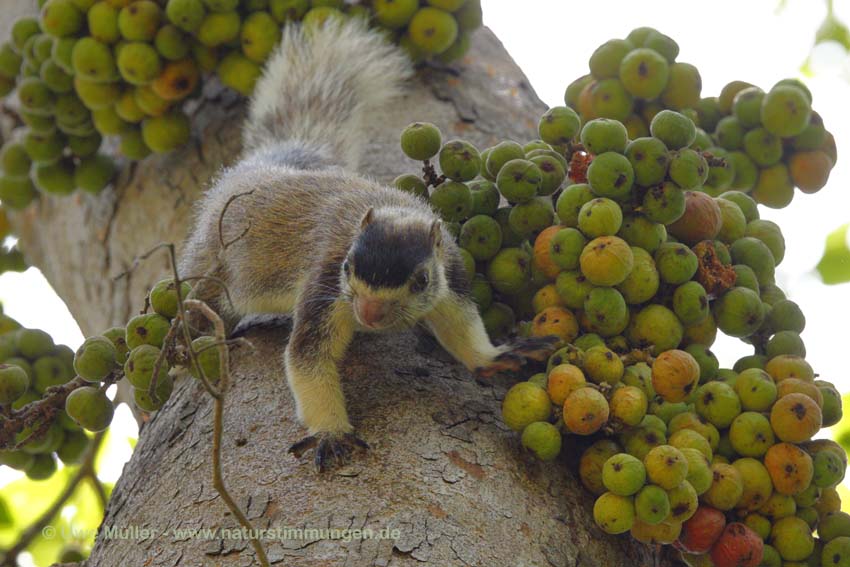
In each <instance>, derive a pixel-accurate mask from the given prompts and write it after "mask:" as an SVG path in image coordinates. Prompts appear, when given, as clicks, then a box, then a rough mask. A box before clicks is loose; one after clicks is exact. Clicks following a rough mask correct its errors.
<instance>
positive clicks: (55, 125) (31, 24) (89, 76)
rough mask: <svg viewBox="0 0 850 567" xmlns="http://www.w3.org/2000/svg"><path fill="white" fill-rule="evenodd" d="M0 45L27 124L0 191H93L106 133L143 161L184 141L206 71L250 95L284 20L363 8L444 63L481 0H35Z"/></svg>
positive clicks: (108, 167) (4, 71) (454, 54)
mask: <svg viewBox="0 0 850 567" xmlns="http://www.w3.org/2000/svg"><path fill="white" fill-rule="evenodd" d="M39 5H40V7H41V15H40V17H38V18H20V19H19V20H17V21H16V22H15V23H14V25H13V27H12V34H11V39H10V41H8V42H6V43H4V44H2V45H0V98H2V97H4V96H6V95H7V94H9V93H11V92H12V91H13V90H16V91H17V96H18V100H19V102H20V107H21V108H20V115H21V118H22V120H23V121H24V122H25V124H26V125H27V128H26V129H25V130H24V131H22V132H20V133H19V136H18V137H17V138H16V140H15V141H12V142H10V143H8V144H7V145H6V146H4V147H3V150H2V157H0V169H2V174H0V200H2V201H3V202H4V204H6V206H9V207H12V208H16V209H18V208H23V207H25V206H26V205H27V204H29V203H30V202H31V201H32V200H33V199H35V198H36V196H37V190H40V191H43V192H46V193H50V194H54V195H67V194H69V193H71V192H73V191H74V190H75V189H81V190H83V191H87V192H91V193H97V192H99V191H101V190H102V189H103V188H104V187H106V186H107V185H108V184H109V182H110V181H111V180H112V178H113V177H114V174H115V170H116V167H115V164H114V163H113V160H112V159H111V158H110V157H109V156H108V155H106V154H104V153H100V152H99V148H100V147H101V144H102V141H103V139H104V137H109V136H115V137H117V138H118V139H119V146H120V152H121V154H123V155H124V156H126V157H127V158H129V159H133V160H137V159H142V158H144V157H145V156H147V155H148V154H150V153H151V152H168V151H170V150H172V149H174V148H177V147H179V146H182V145H183V144H185V143H186V142H187V141H188V139H189V135H190V118H189V116H188V115H187V114H186V113H185V112H183V110H182V108H183V105H184V102H185V101H186V99H188V98H190V97H192V96H194V95H197V94H198V93H199V92H200V87H201V82H202V78H203V75H204V74H207V73H215V74H216V75H217V76H218V78H219V79H220V80H221V82H222V83H224V84H225V85H226V86H228V87H231V88H233V89H235V90H236V91H238V92H240V93H242V94H244V95H246V96H247V95H250V94H251V92H252V91H253V89H254V84H255V82H256V81H257V79H258V78H259V76H260V74H261V72H262V65H263V63H264V62H265V60H266V59H267V58H268V56H269V55H270V53H271V52H272V50H273V49H274V48H275V46H276V45H277V43H278V41H279V40H280V36H281V26H282V25H285V24H286V23H287V22H293V21H303V23H304V25H321V24H322V23H323V22H324V21H326V20H327V19H328V18H347V17H363V18H367V19H368V20H369V21H370V22H372V23H373V24H374V25H375V26H377V27H379V28H381V29H382V30H384V31H385V33H386V35H387V38H388V40H391V41H396V42H398V43H400V44H401V45H402V46H403V47H404V48H405V49H406V51H407V52H408V53H409V54H410V55H411V57H412V58H414V59H415V60H421V59H426V58H429V57H439V58H440V59H441V60H443V61H452V60H455V59H458V58H460V57H462V56H463V55H464V53H465V52H466V51H467V49H468V48H469V38H470V33H471V32H472V31H474V30H475V29H476V28H478V27H480V26H481V5H480V0H427V1H424V0H423V1H422V2H420V0H374V1H372V2H356V3H350V2H346V1H345V0H40V1H39Z"/></svg>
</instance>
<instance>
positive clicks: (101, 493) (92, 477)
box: [88, 469, 109, 512]
mask: <svg viewBox="0 0 850 567" xmlns="http://www.w3.org/2000/svg"><path fill="white" fill-rule="evenodd" d="M88 479H89V482H90V483H91V485H92V488H93V489H94V492H95V494H97V499H98V500H100V505H101V507H102V508H103V511H104V512H105V511H106V504H107V502H109V497H108V496H107V495H106V488H105V487H104V486H103V483H102V482H100V479H99V478H97V473H96V472H95V471H94V469H92V470H91V471H90V472H89V475H88Z"/></svg>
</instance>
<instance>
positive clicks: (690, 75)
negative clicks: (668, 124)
mask: <svg viewBox="0 0 850 567" xmlns="http://www.w3.org/2000/svg"><path fill="white" fill-rule="evenodd" d="M678 54H679V46H678V45H677V44H676V42H675V41H674V40H673V39H672V38H670V37H668V36H666V35H664V34H662V33H660V32H658V31H657V30H654V29H652V28H646V27H644V28H637V29H635V30H633V31H632V32H631V33H630V34H629V35H628V37H626V38H625V39H612V40H610V41H607V42H605V43H604V44H602V45H601V46H599V47H598V48H597V49H596V50H595V51H594V52H593V55H591V57H590V62H589V67H590V72H589V73H588V74H587V75H584V76H582V77H579V78H578V79H576V80H575V81H573V82H572V83H571V84H570V85H569V86H568V87H567V90H566V93H565V97H564V98H565V101H566V104H567V106H569V107H570V108H573V109H574V110H576V112H578V113H579V115H580V116H581V118H582V120H583V121H589V120H592V119H594V118H611V119H614V120H619V121H621V122H622V123H623V124H625V125H626V127H627V129H628V132H629V137H630V138H632V139H635V138H640V137H643V136H647V135H648V134H649V133H650V126H651V123H652V121H653V119H654V117H655V115H656V114H658V113H659V112H661V111H662V110H664V109H670V110H676V111H678V112H681V113H683V114H685V115H686V116H688V117H689V118H691V120H692V121H693V122H694V124H696V126H697V127H698V129H699V130H698V131H697V133H698V136H697V137H698V141H697V145H698V146H699V147H701V148H702V149H703V150H706V151H708V152H710V153H711V154H713V155H714V156H717V157H720V158H724V160H723V161H724V162H725V163H724V164H723V165H719V162H718V165H717V166H716V167H714V168H713V169H712V171H711V173H710V175H709V178H708V179H707V180H706V181H705V182H704V183H703V188H704V190H705V191H706V192H707V193H709V194H711V195H713V196H717V195H719V194H720V193H722V192H724V191H727V190H729V189H735V190H739V191H745V192H748V193H750V194H751V195H752V197H753V198H754V199H755V200H756V201H757V202H758V203H760V204H763V205H765V206H767V207H771V208H783V207H785V206H787V205H788V204H789V203H790V202H791V200H792V199H793V197H794V193H795V191H794V187H795V186H796V187H797V188H798V189H799V190H800V191H802V192H803V193H815V192H817V191H819V190H820V189H821V188H822V187H824V186H825V185H826V182H827V180H828V178H829V173H830V171H831V169H832V167H833V166H834V165H835V161H836V159H837V155H836V149H835V139H834V138H833V136H832V134H830V133H829V132H828V131H827V130H826V129H825V127H824V124H823V120H822V119H821V117H820V115H818V113H817V112H815V111H813V110H812V94H811V92H810V91H809V89H808V88H807V87H806V86H805V84H803V83H802V82H801V81H799V80H797V79H783V80H781V81H779V82H777V83H776V84H775V85H774V86H773V87H771V88H770V90H768V91H767V92H765V91H764V90H762V89H761V88H759V87H757V86H755V85H752V84H750V83H747V82H745V81H732V82H730V83H729V84H727V85H726V86H725V87H723V89H722V90H721V92H720V95H719V96H716V97H702V93H701V90H702V79H701V78H700V74H699V70H698V69H697V68H696V67H695V66H694V65H691V64H689V63H684V62H681V61H677V60H676V59H677V57H678Z"/></svg>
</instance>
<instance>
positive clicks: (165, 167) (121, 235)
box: [14, 30, 656, 567]
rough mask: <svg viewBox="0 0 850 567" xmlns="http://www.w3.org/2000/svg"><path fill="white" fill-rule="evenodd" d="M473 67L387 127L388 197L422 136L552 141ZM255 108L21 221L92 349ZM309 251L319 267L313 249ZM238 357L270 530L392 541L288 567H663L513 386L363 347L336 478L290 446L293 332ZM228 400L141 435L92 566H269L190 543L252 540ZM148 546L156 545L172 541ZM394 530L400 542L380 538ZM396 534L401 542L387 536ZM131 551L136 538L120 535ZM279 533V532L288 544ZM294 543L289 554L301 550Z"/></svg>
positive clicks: (491, 54) (415, 96)
mask: <svg viewBox="0 0 850 567" xmlns="http://www.w3.org/2000/svg"><path fill="white" fill-rule="evenodd" d="M458 69H459V70H446V69H426V70H424V71H423V72H421V73H420V74H419V76H418V78H417V79H416V81H415V82H414V83H413V84H412V85H411V86H410V88H409V92H408V93H407V95H406V96H405V97H404V99H403V100H401V101H399V102H397V103H396V104H394V105H393V106H392V107H390V108H387V109H386V112H385V113H383V114H382V115H381V116H376V117H375V118H376V120H375V123H376V125H375V126H374V128H373V129H372V130H371V134H370V136H369V139H366V140H363V143H364V144H366V145H367V146H368V150H367V151H366V152H365V155H366V156H367V157H366V162H365V163H364V165H363V171H364V172H365V173H367V174H369V175H371V176H374V177H377V178H378V179H381V180H383V181H389V180H391V179H392V178H393V177H395V176H396V175H398V174H399V173H404V172H410V171H415V168H417V167H418V166H417V164H415V163H414V162H412V161H410V160H407V159H406V158H405V157H404V156H403V155H402V153H401V151H400V149H399V147H398V135H399V132H400V131H401V129H402V128H403V127H404V126H405V125H406V124H407V123H409V122H411V121H413V120H427V121H431V122H434V123H436V124H437V125H438V126H439V127H440V128H441V129H442V130H443V132H444V133H445V135H446V136H447V137H454V136H458V137H464V138H466V139H469V140H471V141H472V142H473V143H475V144H477V145H478V146H479V147H482V148H483V147H486V146H488V145H490V144H492V143H494V142H496V141H498V140H499V139H502V138H513V139H516V140H518V141H526V140H528V139H532V138H534V137H536V135H535V131H536V123H537V118H538V117H539V115H540V114H541V113H542V112H543V111H544V109H545V106H544V105H543V103H542V102H541V101H540V100H539V99H538V98H537V96H536V95H535V94H534V91H533V90H532V89H531V87H530V86H529V84H528V81H527V79H526V78H525V76H524V75H523V74H522V72H521V71H520V70H519V69H518V68H517V67H516V66H515V65H514V63H513V62H512V61H511V59H510V57H509V56H508V55H507V53H506V52H505V50H504V49H503V47H502V46H501V44H500V43H499V42H498V40H497V39H496V38H495V37H494V36H493V35H492V34H491V33H490V32H489V31H486V30H484V31H481V32H479V33H478V35H477V38H476V41H475V45H474V48H473V50H472V52H471V54H470V55H469V56H468V57H467V58H466V60H465V61H464V63H463V64H462V65H460V66H459V67H458ZM244 109H245V101H244V100H243V99H241V98H239V97H237V96H236V95H234V94H232V93H231V92H230V91H226V90H223V89H221V88H220V87H218V86H215V85H213V84H210V85H208V86H207V87H206V89H205V93H204V98H203V100H202V102H200V103H199V104H198V107H197V108H196V109H195V110H194V112H193V114H194V138H193V143H192V144H190V145H189V146H188V147H186V148H184V149H182V150H180V151H176V152H173V153H172V154H169V155H165V156H156V157H151V158H149V159H146V160H145V161H143V162H140V163H136V164H133V165H131V166H129V167H127V168H125V170H124V173H123V174H122V177H121V179H120V181H119V182H118V183H117V187H116V188H115V190H109V191H106V192H104V193H103V194H101V195H98V196H94V197H93V196H89V195H75V196H74V197H72V198H66V199H54V198H45V199H42V200H41V201H40V202H39V203H38V204H36V205H34V206H32V207H31V208H30V209H29V210H28V211H26V212H24V213H22V214H18V215H16V216H15V219H14V222H15V226H16V228H17V230H18V234H20V235H21V242H22V245H23V247H24V249H25V251H26V254H27V258H28V260H29V261H30V262H31V263H32V264H34V265H36V266H38V267H39V268H40V269H41V270H42V271H43V272H44V274H45V275H46V276H47V278H48V279H49V280H50V282H51V284H52V285H53V287H54V289H55V290H56V291H57V293H58V294H59V295H60V296H61V297H62V298H63V299H64V300H65V301H66V302H67V304H68V306H69V308H70V310H71V312H72V313H73V315H74V316H75V317H76V319H77V321H78V322H79V324H80V326H81V327H82V329H83V332H84V333H86V334H89V333H95V332H99V331H102V330H103V329H105V328H106V327H108V326H111V325H115V324H121V323H123V322H125V321H126V320H127V318H128V317H129V316H130V315H131V314H132V313H133V312H134V311H136V310H138V309H139V308H140V307H141V305H142V304H143V301H144V296H145V295H144V294H145V291H146V290H147V289H148V288H149V286H150V285H151V284H153V283H154V282H155V281H157V280H158V279H160V278H161V277H162V276H163V275H165V274H166V273H167V272H166V267H167V264H166V260H165V254H163V253H157V254H156V255H155V256H154V257H153V258H152V259H151V260H148V261H146V262H142V263H140V264H139V265H138V266H137V267H136V268H135V269H134V270H133V271H132V272H131V273H130V274H129V275H128V276H127V277H125V278H122V279H120V280H114V279H113V276H114V275H116V274H118V273H120V272H123V271H125V270H126V269H128V268H130V267H131V266H132V265H133V260H134V258H135V257H137V256H138V255H139V254H142V253H144V252H146V251H147V250H149V249H150V248H152V247H153V246H154V245H156V244H157V243H160V242H174V243H177V244H179V243H180V242H181V241H182V240H183V238H184V236H185V234H186V231H187V229H188V228H189V226H190V220H191V207H192V203H193V202H194V201H195V199H196V198H197V197H198V195H199V194H200V192H201V191H202V190H203V188H204V187H205V186H206V185H207V184H208V182H209V180H210V178H211V177H212V176H213V175H214V174H215V173H216V171H217V170H218V169H219V168H220V167H221V166H222V165H223V164H227V163H228V162H230V161H231V160H232V159H233V158H234V156H236V155H237V153H238V151H239V138H240V136H239V128H240V123H241V119H242V117H243V113H244ZM305 253H309V251H306V250H305ZM250 339H251V341H252V342H253V343H254V345H255V347H256V351H255V352H249V351H248V349H245V348H241V349H238V350H237V351H236V352H235V354H234V358H233V368H234V376H233V386H232V387H231V390H230V392H229V393H228V397H227V405H226V410H225V435H224V474H225V478H226V481H227V483H228V484H229V486H230V488H231V492H232V493H233V494H234V496H236V497H237V499H238V500H239V501H240V502H241V504H242V506H243V509H246V510H247V511H248V516H249V517H250V518H251V519H252V521H253V522H254V524H255V525H256V526H257V527H260V528H273V529H276V528H280V529H284V528H332V529H333V528H337V529H350V530H366V529H371V530H373V531H374V533H375V534H376V535H378V536H380V535H385V536H391V538H389V539H387V538H384V539H368V538H367V539H357V538H355V539H352V540H351V541H349V542H345V541H338V540H334V539H326V538H322V537H321V535H322V534H315V533H312V534H311V533H307V534H304V536H303V537H300V536H298V535H297V534H294V537H293V534H291V533H290V534H285V533H284V534H281V535H282V536H283V537H282V538H279V539H278V540H275V541H268V542H267V544H268V551H269V555H270V559H271V560H272V562H273V563H275V564H280V565H287V566H310V567H317V566H325V565H327V566H342V565H346V566H360V565H383V566H389V565H392V566H404V565H421V564H426V565H435V566H440V567H447V566H461V565H481V566H484V565H487V566H517V565H522V566H542V565H553V566H584V567H589V566H599V567H609V566H610V567H613V566H625V565H634V566H636V567H643V566H649V565H652V564H653V560H654V559H656V558H654V557H653V553H652V550H651V549H650V548H649V547H647V546H643V545H639V544H635V543H633V542H632V541H631V540H630V539H628V538H626V537H620V538H615V537H610V536H606V535H605V534H604V533H602V532H601V531H600V530H599V529H598V528H596V527H595V526H594V523H593V519H592V515H591V507H592V502H593V499H592V497H591V496H590V495H589V494H588V493H586V491H585V490H584V489H583V488H582V487H581V485H580V483H579V482H578V480H577V475H576V474H575V469H576V460H577V456H578V450H579V449H577V448H576V447H572V450H569V447H570V446H569V445H568V448H567V450H566V451H565V453H567V454H566V455H564V456H562V458H561V459H560V460H559V461H558V462H556V463H549V464H542V463H539V462H536V461H533V460H532V459H529V458H528V457H527V456H525V455H524V454H523V453H522V452H521V450H520V447H519V443H518V439H517V436H516V435H515V434H514V433H513V432H511V431H508V430H507V428H506V427H505V426H504V425H503V424H502V423H501V420H500V409H499V408H500V399H501V398H502V396H503V394H504V392H505V389H506V387H507V385H509V383H508V381H506V380H496V381H495V382H493V383H492V384H489V385H480V384H478V383H476V382H475V381H474V380H473V379H472V378H471V377H470V376H469V374H468V373H467V372H466V371H465V370H463V369H462V368H461V367H460V366H459V365H457V364H455V363H454V362H452V361H450V360H449V359H448V358H447V357H446V356H445V355H444V354H442V353H434V352H431V353H427V352H424V350H425V349H423V348H421V347H417V339H416V337H415V335H413V334H412V333H401V334H396V335H392V336H382V337H374V336H370V337H362V338H359V339H358V340H356V341H355V343H354V345H353V346H352V349H351V352H350V353H349V356H348V357H347V361H346V363H345V367H344V369H343V373H344V375H345V376H346V379H345V380H344V389H345V393H346V396H347V398H348V407H349V410H350V414H351V418H352V422H353V423H354V424H355V427H356V428H357V429H358V431H359V432H360V434H361V435H362V436H363V437H364V439H366V440H367V441H368V442H369V443H370V444H371V446H372V448H371V451H370V452H369V453H368V454H365V455H358V456H357V457H356V458H355V459H354V461H353V463H352V464H351V465H349V466H347V467H345V468H343V469H341V470H338V471H336V472H335V473H333V474H327V475H324V476H318V475H317V474H316V473H315V472H314V469H313V467H312V463H311V462H309V461H308V460H304V461H298V460H296V459H295V458H293V457H292V456H291V455H289V454H287V452H286V449H287V447H288V446H289V445H290V444H291V443H292V442H294V441H296V440H298V439H300V438H301V437H302V436H303V435H304V434H305V432H304V430H303V429H302V427H301V426H300V425H299V424H298V423H297V421H296V420H295V418H294V409H293V403H292V399H291V397H290V395H289V392H288V390H287V387H286V383H285V379H284V376H283V369H282V368H283V365H282V356H281V354H282V352H283V349H284V345H285V342H286V332H285V331H283V330H277V331H275V330H266V331H258V332H255V333H253V334H252V335H251V336H250ZM211 412H212V400H211V399H210V397H209V396H208V395H206V394H205V392H204V391H203V389H202V388H201V387H200V385H199V384H198V383H197V382H195V381H194V380H191V379H183V380H180V381H179V382H178V385H177V387H176V389H175V392H174V394H173V396H172V397H171V399H170V401H169V402H168V403H167V405H166V406H165V408H163V409H162V410H161V411H160V412H158V413H157V414H155V415H154V416H153V419H152V420H151V421H150V422H149V423H147V424H146V425H145V426H144V427H143V428H142V432H141V435H140V439H139V443H138V446H137V447H136V451H135V453H134V455H133V457H132V459H131V461H130V463H129V464H128V465H127V466H126V467H125V469H124V474H123V475H122V477H121V479H120V481H119V482H118V484H117V486H116V488H115V491H114V493H113V495H112V499H111V500H110V503H109V506H108V510H107V512H106V519H105V522H104V525H105V526H106V527H111V528H115V529H130V530H131V531H132V532H133V533H129V534H128V533H121V534H113V537H107V536H105V535H104V533H103V532H102V533H101V535H100V536H99V538H98V540H97V544H96V547H95V549H94V552H93V553H92V556H91V558H90V559H89V560H88V562H87V563H86V564H87V565H91V566H102V567H116V566H119V565H128V566H129V565H132V566H139V565H157V566H168V567H171V566H176V565H181V566H189V565H246V566H247V565H254V564H256V560H255V557H254V555H253V550H252V548H251V546H250V545H248V544H247V542H246V541H239V540H238V539H234V538H230V537H221V534H217V535H216V536H215V537H204V536H203V534H202V535H201V536H200V537H195V538H193V537H191V536H190V535H189V534H185V533H184V534H182V535H181V534H175V533H174V532H172V530H174V529H193V528H200V529H204V528H209V529H216V528H236V527H237V525H238V524H237V523H236V522H235V520H234V519H233V518H232V517H231V516H230V515H229V514H228V513H227V509H226V507H225V506H224V504H223V503H222V502H221V499H220V498H219V497H218V495H217V493H216V492H215V490H214V489H213V487H212V483H211V468H210V462H211V460H210V444H211V431H212V425H211ZM139 530H152V531H153V532H154V534H155V535H156V536H157V537H154V538H152V539H136V538H134V536H140V537H141V536H144V535H146V534H144V533H143V532H141V531H139ZM382 530H384V532H383V533H382ZM388 530H394V531H393V532H389V531H388ZM122 535H128V536H129V537H130V538H131V539H130V540H128V539H124V538H122V537H120V536H122ZM274 535H277V534H274ZM287 536H289V537H287Z"/></svg>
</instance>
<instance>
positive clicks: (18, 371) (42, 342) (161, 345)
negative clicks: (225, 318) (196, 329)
mask: <svg viewBox="0 0 850 567" xmlns="http://www.w3.org/2000/svg"><path fill="white" fill-rule="evenodd" d="M190 290H191V288H190V286H189V285H188V284H187V283H185V282H184V283H183V284H182V290H181V293H182V295H181V297H183V298H185V297H186V296H187V295H188V294H189V292H190ZM148 302H149V305H150V307H151V312H150V313H143V314H141V315H137V316H135V317H133V318H132V319H130V320H129V321H128V322H127V325H126V326H123V327H113V328H111V329H108V330H107V331H105V332H104V333H102V334H101V335H97V336H92V337H89V338H87V339H86V340H85V341H84V342H83V344H82V345H81V346H80V348H79V349H77V351H76V353H75V352H73V351H72V350H71V349H69V348H68V347H66V346H56V345H54V344H53V341H52V339H51V338H50V335H48V334H47V333H45V332H44V331H41V330H37V329H22V328H21V327H20V325H19V324H18V323H17V322H16V321H14V320H13V319H11V318H9V317H8V316H5V315H2V314H0V408H2V409H3V417H0V420H3V419H15V418H16V417H17V416H18V415H23V414H25V412H26V411H27V409H28V408H32V407H35V406H34V405H30V404H39V403H40V402H42V401H43V400H44V399H46V398H50V397H51V396H53V395H55V394H56V387H61V386H66V385H68V384H69V383H70V382H72V381H74V380H76V381H77V382H79V384H74V385H73V386H74V387H73V388H71V389H70V390H71V391H70V392H69V393H67V397H66V398H65V405H64V409H60V410H58V411H56V412H47V413H45V414H44V415H43V416H42V417H39V418H38V419H35V420H34V422H33V423H32V424H31V425H29V426H27V427H25V428H23V429H22V430H21V431H20V432H18V433H17V435H16V437H15V440H14V443H11V445H10V446H7V447H5V448H4V449H2V450H0V464H3V465H7V466H10V467H13V468H15V469H18V470H22V471H24V472H25V473H26V474H27V476H28V477H30V478H32V479H34V480H41V479H44V478H48V477H49V476H50V475H52V474H53V472H54V471H55V470H56V460H55V457H57V456H58V458H60V459H61V460H62V461H63V462H64V463H65V464H72V463H76V462H78V460H79V458H80V457H81V456H82V455H83V454H84V452H85V448H86V447H87V446H88V444H89V437H88V436H87V435H86V434H85V431H89V432H99V431H103V430H104V429H106V428H107V427H108V426H109V424H110V423H111V422H112V417H113V413H114V403H113V401H112V400H110V399H109V397H107V395H106V389H107V387H108V386H110V385H111V384H114V383H116V382H118V381H119V380H121V379H122V378H126V379H127V381H128V382H129V383H130V385H131V386H132V389H131V391H132V393H133V398H134V403H135V405H136V407H138V408H139V409H140V410H142V411H145V412H153V411H156V410H158V409H160V408H161V407H162V405H163V404H164V403H165V402H166V401H167V400H168V398H169V397H170V396H171V393H172V390H173V387H174V383H173V378H172V376H171V374H170V373H169V370H170V369H171V368H172V367H174V366H175V365H177V364H181V363H182V364H185V365H186V366H187V367H188V369H189V372H190V374H191V375H193V376H195V377H200V376H201V370H199V369H198V366H200V368H201V369H202V371H203V376H204V377H205V378H206V379H207V380H209V381H210V382H213V383H214V382H216V381H217V380H218V378H219V357H218V350H217V348H216V345H217V344H218V343H217V341H216V339H215V338H214V337H212V336H208V335H202V336H199V337H197V338H195V339H194V340H193V341H192V349H193V351H194V352H195V353H196V355H197V361H198V366H196V365H194V364H192V363H191V362H188V361H190V360H191V358H190V357H188V356H186V351H187V349H185V345H181V342H180V341H181V340H182V335H180V334H179V333H175V334H173V339H169V340H166V339H168V335H169V329H171V328H172V320H173V319H174V317H175V316H176V315H177V312H178V298H177V288H176V286H175V284H174V282H173V280H163V281H161V282H159V283H158V284H156V285H155V286H154V287H153V288H152V289H151V291H150V295H149V297H148ZM163 350H165V351H166V352H165V353H163ZM181 354H182V358H181ZM181 361H182V362H181ZM155 374H156V384H155V385H154V384H153V380H154V375H155Z"/></svg>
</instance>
